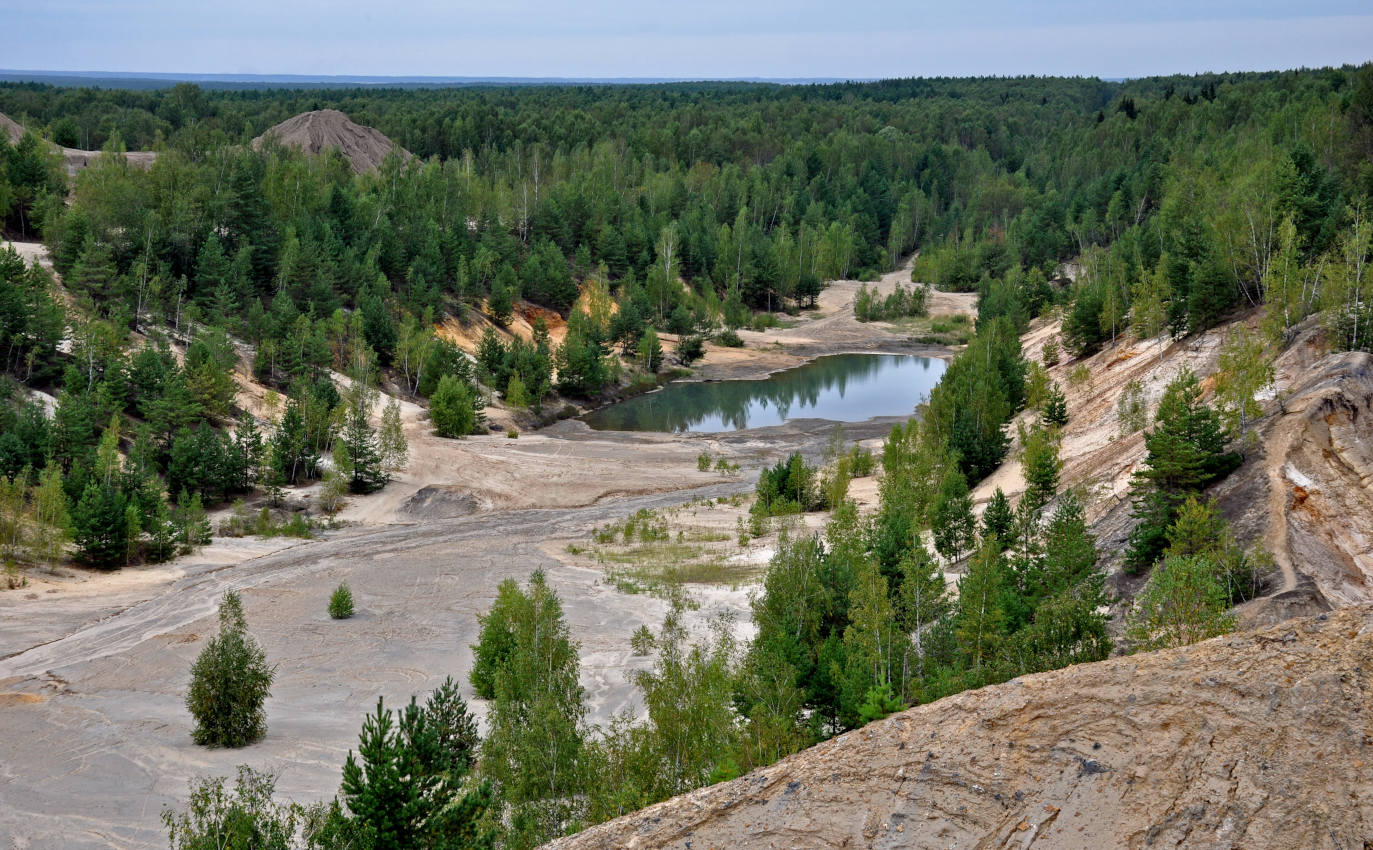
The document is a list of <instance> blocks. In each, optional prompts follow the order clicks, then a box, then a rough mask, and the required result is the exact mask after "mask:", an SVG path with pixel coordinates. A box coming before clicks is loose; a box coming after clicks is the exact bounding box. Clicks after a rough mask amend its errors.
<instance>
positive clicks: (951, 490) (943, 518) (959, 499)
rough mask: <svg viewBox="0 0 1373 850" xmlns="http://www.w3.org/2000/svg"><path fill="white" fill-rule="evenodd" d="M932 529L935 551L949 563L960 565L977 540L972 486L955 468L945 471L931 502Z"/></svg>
mask: <svg viewBox="0 0 1373 850" xmlns="http://www.w3.org/2000/svg"><path fill="white" fill-rule="evenodd" d="M930 528H931V530H932V531H933V532H934V548H935V551H937V552H939V554H940V555H942V556H943V557H944V558H945V560H948V561H957V560H958V559H959V557H960V556H961V555H962V554H963V553H964V552H966V551H967V550H968V547H970V546H971V545H972V544H973V541H974V540H975V539H976V536H977V520H976V519H975V518H974V517H973V503H972V498H971V497H969V495H968V482H967V481H966V480H965V479H964V478H963V473H961V472H959V471H958V469H957V468H955V467H952V466H951V467H949V469H948V470H947V471H945V473H944V477H943V478H942V479H941V480H940V482H939V490H938V492H936V493H935V496H934V498H933V499H932V500H931V502H930Z"/></svg>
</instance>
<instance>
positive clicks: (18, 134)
mask: <svg viewBox="0 0 1373 850" xmlns="http://www.w3.org/2000/svg"><path fill="white" fill-rule="evenodd" d="M0 132H4V134H5V139H6V140H7V141H8V142H9V143H10V144H14V143H16V142H18V141H19V140H20V139H21V138H23V136H24V127H23V125H21V124H19V123H17V122H16V121H15V120H14V119H13V118H11V117H9V116H8V115H6V114H5V113H3V112H0Z"/></svg>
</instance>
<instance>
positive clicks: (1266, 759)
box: [550, 605, 1373, 850]
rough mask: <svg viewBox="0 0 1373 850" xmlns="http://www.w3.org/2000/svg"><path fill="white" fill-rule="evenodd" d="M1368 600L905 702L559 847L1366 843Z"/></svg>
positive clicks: (1372, 814)
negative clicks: (1179, 645) (883, 715)
mask: <svg viewBox="0 0 1373 850" xmlns="http://www.w3.org/2000/svg"><path fill="white" fill-rule="evenodd" d="M1370 724H1373V606H1369V605H1362V606H1353V607H1349V608H1345V609H1342V610H1339V611H1336V612H1332V613H1329V614H1322V615H1319V616H1316V617H1310V618H1306V619H1300V620H1292V621H1289V622H1287V623H1284V624H1282V625H1280V626H1278V627H1276V628H1272V629H1268V630H1265V631H1256V632H1248V633H1244V634H1238V635H1231V636H1227V637H1221V638H1216V639H1214V640H1210V641H1206V642H1204V643H1200V644H1197V645H1195V646H1191V647H1186V648H1184V649H1178V650H1169V651H1164V652H1157V653H1151V654H1145V655H1136V656H1130V657H1124V658H1115V659H1111V660H1108V661H1103V662H1100V663H1096V664H1087V665H1081V666H1077V667H1070V668H1067V669H1063V670H1056V671H1052V672H1049V673H1041V674H1037V675H1034V676H1026V677H1024V678H1021V679H1016V680H1014V681H1011V682H1008V683H1006V684H1002V685H996V686H992V687H987V688H982V689H981V690H977V691H971V692H966V693H962V694H958V695H956V696H953V697H949V698H947V699H943V700H940V701H938V702H935V703H932V704H930V705H924V706H920V707H918V708H913V709H910V710H908V711H905V712H902V713H900V714H896V715H893V716H891V717H889V718H887V719H885V720H880V721H878V722H876V723H873V724H871V725H869V726H867V727H865V728H863V729H859V730H857V731H854V732H851V733H849V734H846V735H843V736H840V737H839V738H836V739H834V740H831V741H827V742H825V743H823V744H820V745H818V746H816V747H813V748H811V749H809V750H806V751H804V752H801V753H798V754H796V755H794V756H792V757H790V758H787V759H784V760H783V761H781V762H779V763H777V764H775V765H773V766H771V767H768V768H764V769H760V770H756V771H754V772H753V773H750V774H748V775H747V776H744V777H742V778H740V779H736V780H734V781H732V782H728V783H724V784H721V785H717V786H713V787H710V788H704V789H701V790H699V791H696V792H693V793H691V794H687V795H684V796H682V797H678V798H675V799H672V800H668V801H666V802H664V803H660V804H658V805H656V806H652V807H650V808H647V809H644V810H643V811H640V812H637V813H635V814H632V815H629V816H626V817H623V818H620V819H619V820H615V821H611V822H609V823H606V824H602V825H600V826H597V827H593V828H592V829H589V830H587V831H585V832H583V833H580V834H578V835H575V836H572V837H570V838H566V839H562V840H560V841H556V842H554V843H553V844H552V845H550V846H551V847H556V848H560V850H593V849H594V850H601V849H602V848H606V850H608V848H649V847H673V848H692V850H706V848H744V847H748V848H807V847H853V848H858V847H874V848H875V847H910V848H926V847H928V848H949V847H958V848H961V847H968V848H973V847H976V848H993V847H996V848H1002V847H1013V848H1028V847H1035V848H1039V847H1054V848H1106V847H1131V848H1145V847H1190V848H1236V850H1238V848H1246V850H1254V848H1269V847H1271V848H1281V850H1291V848H1297V847H1301V848H1345V850H1349V848H1363V847H1369V846H1373V844H1370V843H1369V842H1370V840H1373V726H1371V725H1370Z"/></svg>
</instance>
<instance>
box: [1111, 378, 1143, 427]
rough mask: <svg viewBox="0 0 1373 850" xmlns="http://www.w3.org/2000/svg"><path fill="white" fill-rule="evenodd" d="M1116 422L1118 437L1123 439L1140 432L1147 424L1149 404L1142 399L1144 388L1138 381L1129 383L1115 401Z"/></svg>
mask: <svg viewBox="0 0 1373 850" xmlns="http://www.w3.org/2000/svg"><path fill="white" fill-rule="evenodd" d="M1116 421H1117V422H1119V423H1120V436H1122V437H1125V436H1128V435H1130V434H1133V433H1135V432H1136V431H1140V430H1142V429H1143V428H1144V427H1145V426H1147V425H1148V424H1149V404H1148V402H1147V401H1146V400H1145V398H1144V386H1143V385H1142V384H1141V383H1140V382H1139V381H1129V382H1128V383H1126V384H1125V387H1124V389H1122V390H1121V391H1120V397H1119V398H1118V399H1116Z"/></svg>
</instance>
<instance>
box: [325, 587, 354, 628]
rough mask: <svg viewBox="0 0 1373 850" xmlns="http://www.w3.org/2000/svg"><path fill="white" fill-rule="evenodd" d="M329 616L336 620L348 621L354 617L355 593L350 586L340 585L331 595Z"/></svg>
mask: <svg viewBox="0 0 1373 850" xmlns="http://www.w3.org/2000/svg"><path fill="white" fill-rule="evenodd" d="M329 616H330V617H333V618H334V619H335V620H346V619H348V618H349V617H351V616H353V591H352V590H351V589H349V587H348V585H346V584H340V585H339V586H338V587H336V588H334V592H333V593H331V594H329Z"/></svg>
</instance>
